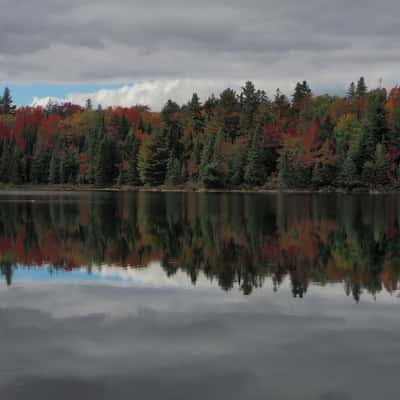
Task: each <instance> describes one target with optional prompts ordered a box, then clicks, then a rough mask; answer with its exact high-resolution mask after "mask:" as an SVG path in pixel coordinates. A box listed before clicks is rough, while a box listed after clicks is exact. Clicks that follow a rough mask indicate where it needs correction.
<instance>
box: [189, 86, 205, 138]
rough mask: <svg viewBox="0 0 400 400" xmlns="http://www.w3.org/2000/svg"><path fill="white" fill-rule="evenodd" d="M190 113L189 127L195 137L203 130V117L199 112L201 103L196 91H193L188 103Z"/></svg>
mask: <svg viewBox="0 0 400 400" xmlns="http://www.w3.org/2000/svg"><path fill="white" fill-rule="evenodd" d="M188 110H189V115H190V128H191V133H192V134H193V136H195V137H197V136H198V135H200V134H201V133H203V131H204V118H203V115H202V113H201V104H200V100H199V96H198V95H197V93H193V96H192V99H191V100H190V102H189V104H188Z"/></svg>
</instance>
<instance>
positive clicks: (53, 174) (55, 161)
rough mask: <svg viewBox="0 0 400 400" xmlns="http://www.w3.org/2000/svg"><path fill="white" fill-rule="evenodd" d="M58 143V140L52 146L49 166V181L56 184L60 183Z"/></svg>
mask: <svg viewBox="0 0 400 400" xmlns="http://www.w3.org/2000/svg"><path fill="white" fill-rule="evenodd" d="M59 151H60V145H59V142H57V143H56V145H55V146H54V148H53V152H52V154H51V160H50V167H49V179H48V181H49V183H51V184H52V185H56V184H59V183H60V155H59Z"/></svg>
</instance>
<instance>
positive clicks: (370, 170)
mask: <svg viewBox="0 0 400 400" xmlns="http://www.w3.org/2000/svg"><path fill="white" fill-rule="evenodd" d="M361 179H362V181H363V183H364V184H365V185H368V186H370V185H373V184H374V183H375V165H374V163H373V162H372V161H366V162H365V163H364V165H363V167H362V171H361Z"/></svg>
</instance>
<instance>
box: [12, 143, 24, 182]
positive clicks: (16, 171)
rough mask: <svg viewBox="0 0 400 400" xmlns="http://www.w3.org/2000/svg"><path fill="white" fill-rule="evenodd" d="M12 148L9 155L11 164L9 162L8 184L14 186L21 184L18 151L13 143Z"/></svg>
mask: <svg viewBox="0 0 400 400" xmlns="http://www.w3.org/2000/svg"><path fill="white" fill-rule="evenodd" d="M13 147H14V148H13V149H12V153H11V162H10V182H11V183H13V184H14V185H18V184H20V183H21V167H20V159H21V157H20V154H19V150H18V146H17V145H16V143H14V146H13Z"/></svg>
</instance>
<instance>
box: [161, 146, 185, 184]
mask: <svg viewBox="0 0 400 400" xmlns="http://www.w3.org/2000/svg"><path fill="white" fill-rule="evenodd" d="M181 181H182V180H181V165H180V162H179V160H178V158H177V157H176V156H175V155H174V154H173V153H172V152H171V154H170V156H169V159H168V165H167V175H166V178H165V183H166V184H167V185H178V184H179V183H181Z"/></svg>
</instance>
